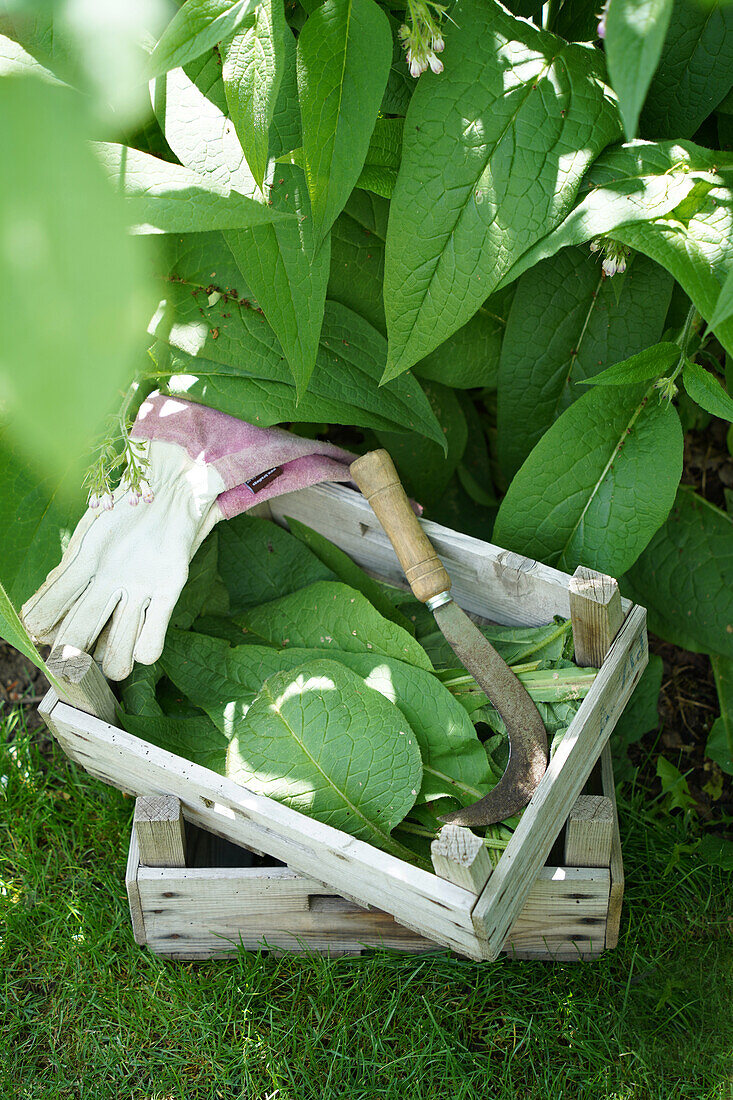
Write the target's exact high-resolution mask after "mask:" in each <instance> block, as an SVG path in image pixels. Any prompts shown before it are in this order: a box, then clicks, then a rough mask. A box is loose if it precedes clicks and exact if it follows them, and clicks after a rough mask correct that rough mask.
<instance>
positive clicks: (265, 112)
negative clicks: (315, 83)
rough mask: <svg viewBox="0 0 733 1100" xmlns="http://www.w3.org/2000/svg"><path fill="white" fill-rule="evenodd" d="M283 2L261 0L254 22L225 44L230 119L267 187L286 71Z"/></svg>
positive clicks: (249, 161)
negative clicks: (271, 139) (272, 131)
mask: <svg viewBox="0 0 733 1100" xmlns="http://www.w3.org/2000/svg"><path fill="white" fill-rule="evenodd" d="M289 34H290V32H289V30H288V28H287V25H286V23H285V8H284V6H283V0H261V2H260V3H259V4H258V6H257V7H256V8H255V11H254V15H253V18H252V23H251V25H250V26H248V27H246V28H244V29H243V30H240V31H239V32H238V33H237V34H235V36H234V38H232V39H231V41H229V42H227V43H226V44H225V45H223V46H222V48H221V53H222V61H223V67H222V77H223V79H224V90H225V92H226V97H227V106H228V108H229V117H230V118H231V120H232V122H233V123H234V128H235V130H236V131H237V137H238V138H239V141H240V144H241V146H242V149H243V151H244V155H245V157H246V158H247V164H248V165H249V167H250V171H251V172H252V175H253V176H254V178H255V180H256V181H257V185H258V187H260V188H262V189H264V186H265V173H266V172H267V161H268V156H267V154H268V150H269V129H270V123H271V122H272V118H273V115H274V113H275V105H276V103H277V96H278V92H279V90H280V83H281V81H282V77H283V72H284V69H285V60H286V48H285V36H286V35H289Z"/></svg>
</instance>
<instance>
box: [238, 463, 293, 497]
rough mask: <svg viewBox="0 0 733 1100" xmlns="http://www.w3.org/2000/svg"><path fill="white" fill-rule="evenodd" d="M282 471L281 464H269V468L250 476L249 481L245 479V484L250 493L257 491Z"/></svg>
mask: <svg viewBox="0 0 733 1100" xmlns="http://www.w3.org/2000/svg"><path fill="white" fill-rule="evenodd" d="M282 472H283V468H282V466H271V467H270V469H269V470H263V471H262V473H261V474H257V475H256V476H255V477H251V478H250V479H249V481H245V483H244V484H245V485H246V486H247V488H248V489H249V490H250V492H252V493H259V492H260V490H262V489H264V488H265V486H266V485H269V484H270V482H271V481H274V480H275V478H276V477H280V474H281V473H282Z"/></svg>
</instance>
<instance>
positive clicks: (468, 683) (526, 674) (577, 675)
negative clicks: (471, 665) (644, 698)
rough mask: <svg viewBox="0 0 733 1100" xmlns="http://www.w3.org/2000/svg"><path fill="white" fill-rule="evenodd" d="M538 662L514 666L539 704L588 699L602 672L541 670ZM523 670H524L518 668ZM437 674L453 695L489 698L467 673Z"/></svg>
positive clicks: (446, 671) (583, 669) (441, 672)
mask: <svg viewBox="0 0 733 1100" xmlns="http://www.w3.org/2000/svg"><path fill="white" fill-rule="evenodd" d="M538 664H539V662H535V664H534V665H533V666H531V667H530V668H528V669H527V671H524V670H523V666H520V665H518V666H515V667H514V668H513V669H512V671H513V672H515V673H517V676H518V678H519V680H520V682H521V683H522V684H524V686H525V687H526V689H527V691H528V692H529V694H530V696H531V697H532V699H534V701H535V703H562V702H569V701H570V700H575V699H584V698H585V696H586V695H587V694H588V692H589V691H590V688H591V685H592V683H593V681H594V680H595V678H596V676H597V675H598V670H597V669H595V668H546V669H537V665H538ZM519 669H522V671H518V670H519ZM436 675H437V676H438V679H439V680H440V681H441V683H442V684H444V685H445V687H447V688H448V690H449V691H450V692H451V694H453V695H470V696H472V698H474V699H476V701H477V702H478V700H479V699H481V700H485V699H486V693H485V692H484V691H482V690H481V688H480V687H479V685H478V684H477V683H476V681H475V680H474V678H473V676H471V675H470V674H469V673H467V672H458V671H457V670H455V669H444V670H442V671H440V672H437V673H436Z"/></svg>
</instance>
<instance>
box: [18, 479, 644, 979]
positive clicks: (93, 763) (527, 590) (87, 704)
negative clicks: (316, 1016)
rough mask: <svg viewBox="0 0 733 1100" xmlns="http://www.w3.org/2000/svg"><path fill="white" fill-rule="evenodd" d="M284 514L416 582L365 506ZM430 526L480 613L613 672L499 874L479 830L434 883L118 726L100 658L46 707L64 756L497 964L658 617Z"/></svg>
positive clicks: (359, 557) (577, 724)
mask: <svg viewBox="0 0 733 1100" xmlns="http://www.w3.org/2000/svg"><path fill="white" fill-rule="evenodd" d="M271 514H272V517H273V518H274V519H275V520H276V521H278V522H281V523H284V522H285V517H287V516H292V517H293V518H295V519H300V520H302V521H303V522H305V523H307V524H308V525H309V526H310V527H313V528H315V529H316V530H318V531H320V532H321V533H322V534H324V535H326V536H327V537H328V538H330V539H331V540H332V541H333V542H334V543H336V544H337V545H339V546H341V547H342V548H343V549H344V550H345V551H346V552H347V553H348V554H350V556H351V557H352V558H353V559H354V560H355V561H357V562H358V563H359V564H360V565H362V566H363V567H364V568H366V569H367V570H368V571H369V572H371V573H372V574H374V575H376V576H380V577H382V578H384V579H385V580H388V581H391V582H393V583H399V584H403V583H404V579H403V576H402V573H401V569H400V567H399V565H398V563H397V559H396V557H395V555H394V551H393V550H392V547H391V545H390V544H389V542H388V540H387V538H386V536H385V535H384V532H383V531H382V528H381V526H380V525H379V523H378V521H377V519H376V517H375V516H374V514H373V512H372V510H371V508H370V507H369V505H368V504H367V502H366V501H365V500H364V499H363V498H362V497H361V495H360V494H358V493H356V492H354V491H352V490H350V489H347V488H344V487H341V486H318V487H316V488H313V489H308V490H304V491H301V492H300V493H295V494H291V495H290V496H287V497H280V498H278V499H276V500H275V501H273V502H271ZM424 526H425V529H426V532H427V533H428V535H429V537H430V538H431V540H432V541H433V543H434V545H435V547H436V550H437V551H438V553H439V554H440V556H441V557H442V559H443V561H444V562H445V565H446V567H447V569H448V571H449V573H450V574H451V577H452V580H453V594H454V596H455V598H456V601H457V602H458V603H460V604H461V605H462V606H463V607H464V608H466V610H468V611H470V612H473V613H475V614H477V615H481V616H484V617H485V618H486V619H489V620H492V621H494V622H499V623H507V624H517V625H529V626H533V625H539V624H541V623H547V622H550V621H551V620H552V618H553V616H555V615H562V616H564V617H567V616H571V617H572V620H573V632H574V637H575V645H576V655H577V660H578V662H579V663H580V664H585V665H599V666H600V671H599V674H598V676H597V677H596V679H595V681H594V683H593V686H592V688H591V690H590V692H589V693H588V695H587V696H586V698H585V699H584V700H583V702H582V704H581V706H580V708H579V710H578V713H577V715H576V717H575V719H574V721H573V723H572V725H571V727H570V729H569V730H568V732H567V734H566V735H565V737H564V738H563V740H562V742H561V744H560V746H559V748H558V751H557V752H556V753H555V755H554V756H553V759H552V761H551V762H550V765H549V767H548V769H547V772H546V774H545V776H544V778H543V779H542V782H541V783H540V786H539V787H538V789H537V791H536V793H535V796H534V798H533V799H532V802H531V803H530V805H529V807H528V808H527V810H526V811H525V812H524V814H523V815H522V819H521V821H520V824H519V826H518V828H517V830H516V831H515V833H514V835H513V837H512V839H511V840H510V842H509V844H508V846H507V848H506V849H505V851H504V852H503V853H502V856H501V859H500V860H499V862H498V864H497V866H496V867H495V868H493V869H492V868H491V866H490V864H489V863H488V861H483V862H482V861H481V860H480V859H474V858H473V857H471V859H469V860H467V859H466V851H468V850H470V849H471V839H472V834H470V832H469V831H468V830H459V831H458V833H459V838H458V839H459V842H458V846H457V848H456V850H455V851H450V850H449V851H448V852H446V853H445V854H444V856H443V857H442V858H441V859H440V860H439V861H436V863H435V866H436V867H437V869H438V873H433V874H431V873H430V872H428V871H425V870H422V869H420V868H417V867H413V866H411V865H409V864H407V863H405V862H404V861H403V860H400V859H398V858H396V857H395V856H392V855H388V854H387V853H385V852H382V851H380V850H378V849H377V848H374V847H373V846H372V845H370V844H367V843H365V842H364V841H360V840H356V839H355V838H353V837H351V836H348V835H347V834H345V833H343V832H341V831H339V830H337V829H334V828H331V827H330V826H328V825H323V824H321V823H320V822H317V821H314V820H312V819H311V818H309V817H306V816H305V815H303V814H301V813H298V812H297V811H295V810H292V809H290V808H289V807H287V806H283V805H281V804H279V803H277V802H275V801H273V800H272V799H269V798H266V797H264V796H262V795H256V794H253V793H251V792H250V791H248V790H246V789H245V788H243V787H242V786H240V785H239V784H237V783H234V782H233V781H232V780H230V779H226V778H223V777H221V776H219V775H216V774H215V773H214V772H211V771H209V770H208V769H207V768H203V767H200V766H199V765H196V764H192V763H191V762H190V761H188V760H184V759H183V758H181V757H178V756H175V755H173V754H172V753H168V752H164V751H163V750H162V749H159V748H157V747H156V746H154V745H152V744H150V743H148V742H146V741H143V740H141V739H140V738H137V737H133V736H132V735H131V734H128V733H126V732H125V731H124V730H122V729H120V728H118V725H117V718H116V702H115V699H114V696H113V695H112V693H111V691H110V689H109V687H108V685H107V683H106V681H105V680H104V677H103V676H102V675H101V672H100V671H99V669H98V668H97V666H96V665H95V664H94V662H93V661H92V660H91V658H89V657H88V656H87V655H86V654H80V655H72V656H71V657H68V655H67V654H65V653H64V652H60V653H56V654H54V655H52V660H51V665H52V669H53V671H54V674H55V677H56V680H57V683H58V685H59V687H60V689H61V697H59V695H57V694H56V693H55V692H54V691H51V692H49V693H48V695H47V696H46V698H45V700H44V702H43V703H42V705H41V707H40V710H41V713H42V714H43V715H44V717H45V719H46V722H47V724H48V726H49V728H50V730H51V732H52V733H53V735H54V736H55V737H56V739H57V740H58V742H59V744H60V745H61V747H62V748H63V749H64V750H65V752H67V753H68V755H69V756H70V757H71V758H72V759H74V760H75V761H77V762H78V763H79V764H81V765H82V767H84V768H86V770H87V771H89V772H90V774H92V775H95V776H97V777H98V778H100V779H103V780H104V781H105V782H107V783H111V784H112V785H113V786H116V787H118V788H120V789H121V790H124V791H127V792H129V793H131V794H134V795H151V794H171V795H174V796H175V797H176V798H178V799H180V802H181V804H182V808H183V814H184V816H185V818H186V820H187V821H189V822H192V823H193V824H195V825H198V826H200V827H201V828H203V829H205V830H207V831H209V832H211V833H214V834H215V835H219V836H222V837H225V838H226V839H228V840H230V841H232V842H233V843H235V844H239V845H242V846H244V847H247V848H249V849H251V850H253V851H255V852H258V853H266V854H267V855H269V856H271V857H272V858H273V859H275V860H278V861H280V862H282V863H283V864H285V865H286V866H287V867H289V868H290V870H291V871H294V872H296V873H297V874H298V875H302V876H304V877H305V878H308V879H311V880H313V881H315V882H316V883H320V884H321V885H323V886H325V887H327V888H328V889H329V891H330V892H331V893H335V894H338V895H341V897H343V898H345V899H347V900H348V901H351V902H353V903H354V904H356V905H358V906H361V907H363V908H370V909H377V910H381V911H384V912H386V913H388V914H390V915H391V916H392V917H393V918H394V919H395V920H396V921H397V922H398V923H399V924H401V925H403V926H404V927H406V928H408V929H409V930H410V931H412V932H415V933H417V934H418V935H419V936H421V937H424V938H426V939H428V940H430V941H432V942H434V943H438V944H441V945H443V946H446V947H450V948H452V949H453V950H455V951H457V952H459V953H461V954H463V955H467V956H469V957H471V958H475V959H494V958H497V957H498V955H499V953H500V952H501V951H502V950H503V949H504V945H505V942H506V940H507V936H508V935H509V932H510V929H512V928H513V926H514V925H515V923H516V922H517V920H518V918H519V917H520V914H521V913H522V911H523V910H524V908H525V904H526V903H527V902H528V899H529V896H530V893H531V891H532V889H533V884H534V882H535V879H537V877H538V875H540V872H541V868H542V867H543V866H544V865H545V863H546V861H547V858H548V856H549V854H550V851H551V849H552V847H553V845H554V843H555V841H556V839H557V837H558V836H559V834H560V832H561V830H562V828H563V825H564V824H565V821H566V819H567V818H568V814H569V813H570V810H571V809H572V808H573V806H574V805H575V803H576V800H577V798H578V796H579V795H580V794H581V792H582V790H583V788H584V786H585V784H586V782H587V780H588V778H589V776H590V774H591V772H592V770H593V767H594V765H595V764H596V762H597V761H598V760H599V758H600V755H601V752H602V750H603V748H604V746H605V744H606V742H607V741H608V737H609V735H610V733H611V731H612V729H613V727H614V726H615V724H616V722H617V720H618V718H619V716H620V715H621V713H622V711H623V708H624V706H625V705H626V702H627V701H628V699H629V696H630V695H631V692H632V691H633V689H634V687H635V686H636V683H637V682H638V679H639V677H640V675H641V673H642V671H643V669H644V667H645V666H646V663H647V659H648V654H647V638H646V612H645V610H644V608H642V607H639V606H636V605H632V604H631V603H630V602H629V601H628V600H622V599H621V597H620V595H619V592H618V586H617V584H616V582H615V581H614V580H612V578H610V577H604V576H603V575H601V574H596V573H593V572H592V571H590V570H587V569H583V568H582V567H580V568H579V569H578V570H577V571H576V574H575V575H574V576H573V577H570V576H568V575H567V574H566V573H561V572H559V571H558V570H555V569H550V568H548V567H546V566H544V565H541V564H539V563H537V562H533V561H530V560H529V559H527V558H523V557H520V556H519V555H516V554H513V553H510V552H508V551H506V550H501V549H500V548H498V547H496V546H492V545H490V544H489V543H485V542H482V541H480V540H478V539H474V538H470V537H469V536H467V535H462V534H458V533H456V532H454V531H450V530H448V529H447V528H444V527H441V526H439V525H437V524H434V523H429V522H426V523H424ZM461 835H462V841H461ZM609 890H610V886H609Z"/></svg>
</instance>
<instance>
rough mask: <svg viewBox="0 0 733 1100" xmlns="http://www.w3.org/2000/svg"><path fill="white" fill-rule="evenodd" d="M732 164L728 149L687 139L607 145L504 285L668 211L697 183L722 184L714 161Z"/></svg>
mask: <svg viewBox="0 0 733 1100" xmlns="http://www.w3.org/2000/svg"><path fill="white" fill-rule="evenodd" d="M732 163H733V159H732V158H731V155H730V154H729V153H719V152H717V151H715V150H711V149H703V148H702V147H701V146H699V145H693V143H692V142H691V141H661V142H659V143H655V142H645V141H632V142H629V143H628V144H627V145H616V146H614V147H613V148H612V149H607V150H606V152H605V153H603V154H602V155H601V156H600V157H599V158H598V160H597V161H595V163H594V164H593V166H592V167H591V169H590V170H589V172H588V173H587V175H586V177H585V179H584V180H583V182H582V184H581V186H580V191H579V193H578V198H579V202H578V203H577V205H576V206H575V207H574V208H573V209H572V210H571V211H570V213H569V214H568V215H567V217H566V218H565V220H564V221H563V222H561V223H560V225H559V226H558V227H557V229H555V230H553V232H552V233H549V234H548V235H547V236H546V237H544V238H543V239H542V240H541V241H539V242H538V243H537V244H536V245H534V247H533V248H530V249H529V251H528V252H526V253H525V254H524V255H523V256H522V257H521V259H520V260H518V261H517V262H516V263H515V264H514V265H513V267H512V268H511V270H510V271H509V272H508V274H507V275H505V276H504V279H503V280H502V286H505V285H507V284H508V283H510V282H513V281H514V279H516V278H517V277H518V276H519V275H521V274H522V273H523V272H524V271H527V270H528V268H530V267H533V266H534V264H536V263H538V262H539V261H540V260H543V259H546V258H547V257H548V256H553V255H554V254H555V253H556V252H559V250H560V249H561V248H564V247H565V246H567V245H572V244H582V243H583V242H584V241H590V240H591V239H592V238H593V237H597V236H600V235H601V234H606V233H607V234H609V235H610V236H613V235H614V230H615V229H616V228H617V227H618V226H620V225H628V224H629V223H631V222H637V221H641V222H645V221H649V220H650V219H651V218H658V217H662V216H663V215H665V214H669V213H670V211H672V210H674V208H675V207H676V206H678V205H679V204H680V203H681V202H682V201H683V200H684V199H685V198H686V197H687V195H689V194H690V192H691V191H692V190H693V188H694V187H695V186H696V184H697V182H698V181H700V180H704V181H707V182H709V183H718V184H720V183H723V182H724V177H723V176H721V175H720V174H718V171H717V169H718V165H720V166H721V167H723V168H725V167H726V166H730V165H731V164H732Z"/></svg>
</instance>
